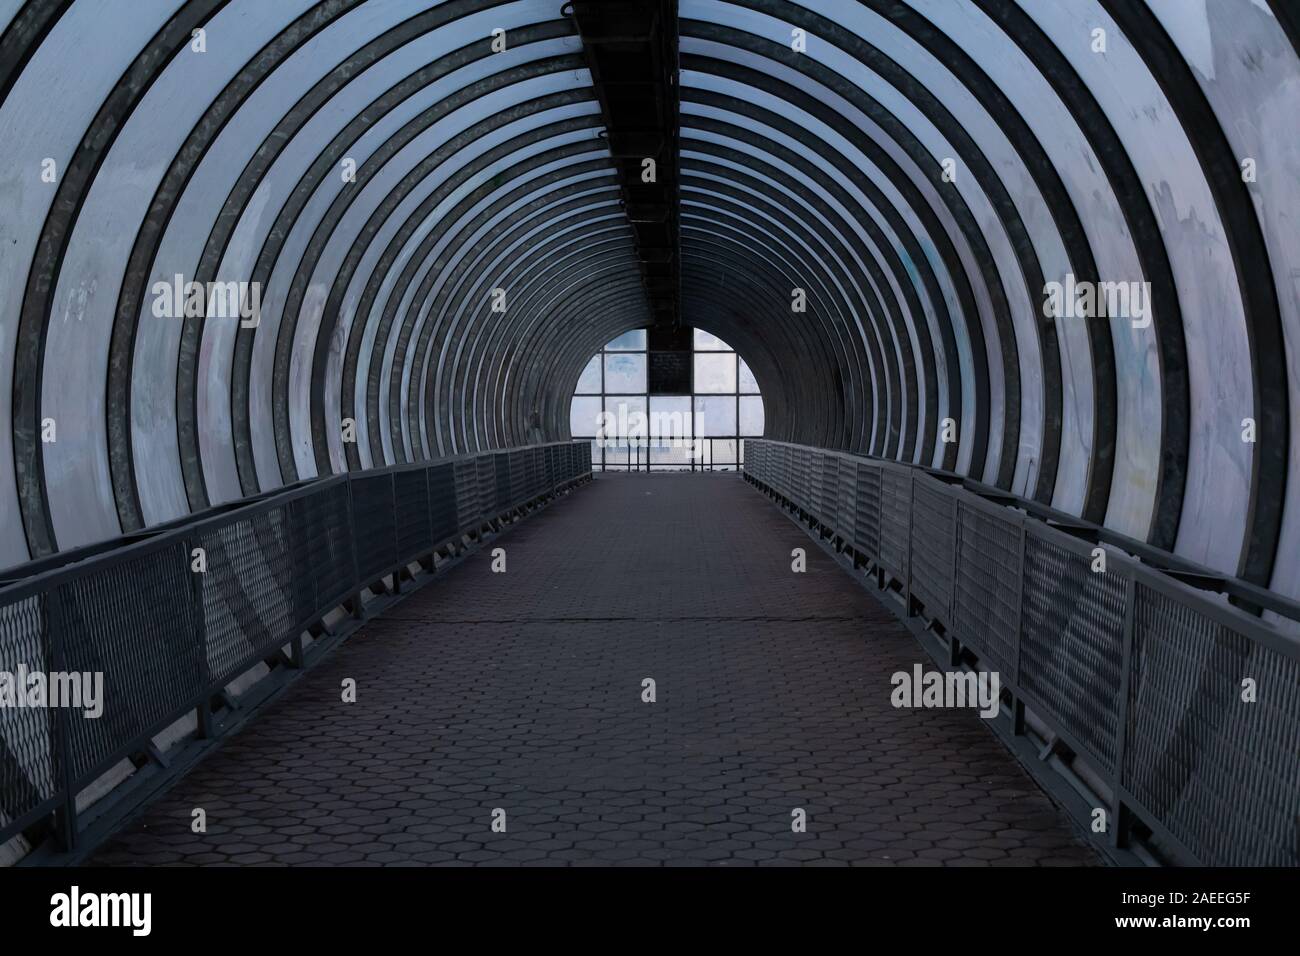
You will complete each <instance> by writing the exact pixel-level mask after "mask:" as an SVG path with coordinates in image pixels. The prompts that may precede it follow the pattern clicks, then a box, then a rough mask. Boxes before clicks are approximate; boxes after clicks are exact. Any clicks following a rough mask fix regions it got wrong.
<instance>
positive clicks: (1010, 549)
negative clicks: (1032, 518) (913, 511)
mask: <svg viewBox="0 0 1300 956" xmlns="http://www.w3.org/2000/svg"><path fill="white" fill-rule="evenodd" d="M952 608H953V611H952V625H953V630H954V631H955V632H956V634H957V636H958V637H959V638H960V639H961V641H962V642H963V643H966V644H970V645H971V646H972V647H973V648H975V650H977V651H978V652H979V655H980V657H981V658H984V659H985V660H986V661H987V662H988V663H989V664H990V665H992V666H993V667H995V668H996V669H997V670H1000V671H1002V672H1003V673H1005V674H1007V675H1009V676H1010V677H1011V679H1012V680H1015V679H1016V635H1017V633H1018V630H1019V627H1020V527H1019V525H1018V524H1017V523H1016V522H1013V521H1010V520H1007V519H1005V518H1003V517H1001V516H995V515H993V514H990V513H988V512H985V511H984V510H982V509H980V508H974V507H968V506H966V505H963V504H958V507H957V575H956V580H955V581H954V585H953V601H952Z"/></svg>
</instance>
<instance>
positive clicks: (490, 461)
mask: <svg viewBox="0 0 1300 956" xmlns="http://www.w3.org/2000/svg"><path fill="white" fill-rule="evenodd" d="M475 461H476V462H477V464H478V504H479V516H480V520H481V521H486V520H487V519H488V518H491V517H492V516H493V515H496V514H499V513H501V512H502V511H504V510H505V499H504V498H503V496H502V490H503V487H504V488H508V487H509V482H510V477H509V474H510V473H509V469H510V464H509V462H508V461H506V456H505V455H504V454H501V455H480V456H479V457H478V458H476V459H475ZM503 467H504V468H505V470H506V477H505V480H504V482H503V480H502V477H501V472H502V468H503Z"/></svg>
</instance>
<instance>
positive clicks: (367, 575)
mask: <svg viewBox="0 0 1300 956" xmlns="http://www.w3.org/2000/svg"><path fill="white" fill-rule="evenodd" d="M352 515H353V522H354V523H355V526H356V542H357V570H358V571H359V572H360V574H361V580H362V581H363V582H368V581H373V580H374V579H375V578H377V577H379V576H380V575H383V574H387V573H388V572H389V571H391V570H392V569H393V567H394V566H395V565H396V564H397V561H398V559H397V517H396V515H395V514H394V512H393V476H392V475H375V476H374V477H364V478H353V479H352Z"/></svg>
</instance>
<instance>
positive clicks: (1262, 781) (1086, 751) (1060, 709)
mask: <svg viewBox="0 0 1300 956" xmlns="http://www.w3.org/2000/svg"><path fill="white" fill-rule="evenodd" d="M846 457H847V456H846ZM750 460H751V462H752V466H751V468H750V469H749V470H750V471H751V472H753V474H754V475H755V476H756V477H758V478H759V480H761V481H764V482H765V483H766V484H768V485H769V486H770V487H772V488H773V489H774V490H776V491H777V492H778V493H780V494H782V495H785V496H786V497H787V498H788V499H790V501H791V502H792V503H793V504H795V505H797V506H799V507H802V508H803V509H804V510H805V511H813V512H814V513H817V509H816V508H814V506H813V505H814V499H813V489H812V488H811V487H810V484H809V481H808V472H807V462H808V461H809V458H808V455H807V453H806V451H805V450H804V449H802V448H800V447H798V446H787V445H784V444H771V443H768V442H763V441H753V442H752V443H751V446H750ZM854 468H855V472H854V473H855V475H856V481H855V483H854V484H853V486H852V488H853V498H852V501H853V507H852V509H848V510H846V505H845V503H846V502H847V501H848V500H849V497H848V488H849V484H848V483H847V482H846V481H845V480H843V479H841V480H840V481H839V483H838V484H839V487H838V488H837V489H836V490H835V494H836V495H837V496H838V511H837V517H838V527H837V529H836V530H839V531H841V533H851V535H852V538H853V541H854V543H855V545H856V546H857V547H858V548H859V550H861V551H863V552H865V553H866V554H868V555H869V556H877V555H878V556H879V558H880V562H881V564H882V565H883V566H884V567H885V568H886V569H887V570H888V571H890V572H892V573H893V574H895V575H897V576H903V575H905V574H907V572H908V562H909V558H910V561H911V562H912V565H913V566H912V568H911V578H910V580H911V585H912V589H913V593H914V594H915V595H916V596H917V597H919V598H921V599H922V600H925V601H926V603H927V604H930V603H931V600H933V603H934V605H936V606H939V607H942V606H943V603H944V597H945V595H944V593H943V581H944V577H943V570H944V566H945V563H946V561H947V560H948V559H949V558H950V557H951V556H952V554H951V552H949V554H947V555H945V553H944V551H943V544H942V542H943V541H945V540H951V538H950V537H949V536H948V535H945V530H948V531H950V532H952V531H955V538H956V552H955V562H954V563H953V565H954V568H955V571H954V572H953V573H952V574H951V591H950V592H949V595H948V596H949V598H950V601H949V605H950V610H949V612H948V615H947V620H946V622H945V623H947V624H948V627H949V630H950V631H951V632H952V633H953V634H954V635H956V636H957V637H959V638H960V639H961V641H962V642H963V643H965V644H967V645H968V646H969V647H971V649H972V650H974V651H976V652H977V653H978V654H979V656H980V657H981V658H982V659H983V661H984V662H985V664H986V665H987V666H988V667H990V668H993V669H996V670H999V671H1001V672H1002V673H1003V675H1004V677H1005V679H1006V683H1007V684H1008V685H1009V686H1010V687H1012V688H1013V689H1014V690H1016V691H1018V692H1021V693H1023V694H1024V696H1025V700H1026V702H1027V703H1028V704H1029V705H1030V707H1031V708H1032V709H1033V710H1034V711H1035V713H1036V714H1037V715H1038V716H1039V718H1041V719H1042V720H1043V721H1044V722H1045V723H1046V724H1047V726H1048V727H1049V728H1050V729H1053V730H1057V731H1059V732H1061V733H1063V734H1066V735H1068V736H1069V738H1070V739H1071V741H1072V742H1073V743H1074V744H1076V745H1077V746H1078V747H1079V748H1080V749H1081V752H1082V755H1083V757H1084V758H1085V759H1086V760H1087V761H1088V762H1089V763H1090V764H1091V765H1092V766H1093V767H1094V769H1095V770H1096V771H1097V772H1099V773H1102V774H1104V775H1108V776H1111V777H1112V778H1118V782H1119V785H1120V787H1121V799H1122V800H1123V801H1124V802H1125V803H1126V804H1127V805H1128V806H1129V808H1130V809H1131V810H1133V811H1134V813H1135V814H1136V816H1137V817H1138V818H1139V819H1141V820H1145V821H1146V822H1147V823H1149V824H1151V825H1152V827H1153V828H1155V829H1156V830H1157V832H1158V834H1160V835H1164V834H1166V833H1167V834H1168V835H1169V836H1170V837H1172V838H1173V839H1174V840H1176V841H1177V842H1178V843H1180V844H1181V845H1182V847H1183V848H1184V849H1185V850H1186V851H1187V852H1188V853H1189V854H1190V855H1191V856H1192V857H1193V858H1194V859H1195V860H1197V861H1199V862H1201V863H1203V864H1208V865H1216V866H1223V865H1228V866H1232V865H1292V866H1294V865H1297V864H1300V815H1298V813H1297V810H1298V808H1300V659H1298V657H1297V655H1296V653H1295V651H1294V649H1293V646H1292V645H1291V644H1289V643H1287V642H1288V640H1289V639H1288V638H1285V637H1284V636H1282V635H1281V634H1278V633H1277V632H1274V631H1272V629H1271V628H1270V627H1269V625H1267V624H1264V623H1262V622H1260V621H1258V620H1257V619H1255V618H1251V617H1249V616H1247V615H1244V614H1243V613H1241V612H1238V611H1236V610H1235V609H1232V608H1231V607H1230V606H1229V605H1228V604H1227V602H1226V599H1224V598H1220V597H1217V596H1206V595H1205V594H1203V593H1202V592H1193V591H1191V590H1190V589H1186V588H1183V587H1182V586H1180V585H1177V584H1175V583H1174V582H1173V580H1172V579H1171V578H1169V577H1168V576H1165V575H1163V574H1162V573H1161V572H1160V571H1158V570H1156V569H1154V568H1150V567H1148V566H1146V565H1142V564H1134V563H1133V562H1132V561H1129V560H1128V559H1125V558H1120V559H1119V566H1118V568H1116V567H1115V566H1114V565H1115V562H1114V561H1112V568H1111V569H1109V570H1107V571H1105V572H1097V573H1094V572H1093V571H1092V556H1091V553H1090V551H1089V550H1088V549H1085V548H1083V547H1081V546H1079V545H1078V543H1077V542H1074V541H1072V540H1070V539H1068V538H1066V537H1064V536H1062V534H1061V533H1060V532H1058V531H1053V530H1051V529H1049V528H1047V527H1046V526H1041V525H1039V524H1037V523H1036V522H1035V521H1033V520H1031V519H1029V518H1027V517H1025V516H1024V515H1023V514H1021V513H1020V512H1018V511H1015V510H1013V509H1009V508H1003V507H999V506H997V505H993V504H989V503H985V502H983V501H981V500H980V499H979V498H978V497H977V496H975V495H972V494H971V493H970V492H968V491H966V490H964V489H962V488H960V487H956V486H951V485H946V484H940V483H936V482H932V481H930V480H929V479H928V478H926V477H925V476H924V475H923V473H921V472H908V471H901V470H899V469H897V468H891V467H887V466H885V467H882V466H879V465H875V464H872V463H869V462H867V461H864V460H861V459H859V460H857V461H856V462H855V463H854ZM913 475H916V477H917V479H918V480H917V485H916V489H915V502H914V501H913V494H912V491H911V485H910V481H911V478H912V476H913ZM787 476H788V477H787ZM824 492H825V486H823V493H824ZM830 507H832V505H830V504H825V505H824V506H823V512H824V511H825V510H826V509H829V508H830ZM913 508H915V511H913V510H912V509H913ZM909 518H910V520H911V522H912V524H911V529H912V532H913V533H912V534H911V535H908V534H907V533H906V529H907V528H908V527H909V525H908V521H909ZM850 521H851V528H850ZM945 521H947V522H949V523H948V524H946V525H945ZM877 545H878V550H877ZM909 545H910V547H909ZM1022 549H1023V550H1024V554H1023V555H1022ZM909 552H910V554H909ZM1171 589H1177V590H1171ZM1022 591H1023V601H1022ZM1183 591H1186V593H1185V594H1184V593H1182V592H1183ZM1220 601H1222V602H1223V603H1222V604H1220V603H1219V602H1220ZM1130 602H1132V603H1131V605H1130ZM1022 615H1023V621H1022V620H1021V617H1022ZM1126 629H1127V631H1128V633H1126ZM1126 641H1131V646H1130V647H1129V649H1128V657H1129V660H1130V666H1129V668H1128V672H1127V673H1125V668H1124V661H1125V646H1126ZM1247 679H1249V680H1250V681H1252V682H1253V684H1252V685H1250V686H1253V687H1254V688H1255V691H1254V692H1255V694H1256V695H1257V696H1256V699H1255V700H1254V701H1253V702H1247V701H1246V700H1243V697H1242V694H1243V690H1244V687H1243V681H1245V680H1247ZM1126 680H1127V682H1128V686H1129V693H1128V694H1127V696H1123V688H1124V686H1125V681H1126ZM1117 765H1120V766H1117Z"/></svg>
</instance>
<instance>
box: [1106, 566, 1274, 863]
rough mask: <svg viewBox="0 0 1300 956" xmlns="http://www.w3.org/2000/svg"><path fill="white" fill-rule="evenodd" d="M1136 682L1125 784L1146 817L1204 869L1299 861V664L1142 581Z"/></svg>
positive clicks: (1135, 638)
mask: <svg viewBox="0 0 1300 956" xmlns="http://www.w3.org/2000/svg"><path fill="white" fill-rule="evenodd" d="M1246 679H1251V680H1253V681H1255V687H1256V693H1257V700H1256V702H1254V703H1248V702H1246V701H1244V700H1243V681H1245V680H1246ZM1129 681H1130V684H1129V695H1128V722H1127V727H1126V728H1125V746H1124V774H1123V778H1122V779H1123V784H1124V786H1125V788H1126V789H1127V790H1128V791H1129V793H1131V794H1132V795H1133V796H1134V797H1135V798H1136V799H1137V801H1138V802H1139V803H1140V804H1141V805H1142V806H1143V808H1144V809H1145V810H1146V811H1147V812H1148V813H1150V814H1152V815H1153V816H1154V817H1155V818H1156V819H1158V820H1160V821H1161V823H1162V824H1163V825H1164V826H1165V827H1166V828H1167V829H1168V830H1169V832H1170V833H1172V834H1173V836H1174V837H1175V838H1177V839H1178V840H1179V841H1180V842H1181V843H1182V844H1183V845H1184V846H1185V847H1187V848H1188V849H1189V850H1190V851H1191V852H1192V854H1193V855H1194V856H1195V857H1196V858H1197V860H1199V861H1200V862H1201V863H1204V864H1208V865H1212V866H1295V865H1297V864H1298V863H1300V832H1298V829H1297V827H1298V823H1300V821H1298V819H1297V812H1298V811H1297V808H1300V661H1297V660H1295V659H1294V658H1290V657H1285V656H1283V655H1282V654H1280V653H1277V652H1275V651H1272V650H1269V649H1268V648H1266V647H1265V646H1263V645H1262V644H1259V643H1257V642H1255V641H1252V640H1250V639H1249V638H1247V637H1246V636H1244V635H1243V634H1239V633H1237V632H1236V631H1234V630H1232V629H1231V628H1229V627H1228V626H1226V625H1224V624H1220V623H1217V622H1215V621H1213V620H1211V619H1210V617H1208V616H1207V615H1206V614H1205V613H1203V612H1201V611H1198V610H1197V609H1195V608H1192V607H1189V606H1187V605H1184V604H1181V603H1179V602H1178V601H1176V600H1174V599H1172V598H1171V597H1169V596H1167V595H1165V594H1163V593H1161V592H1159V591H1156V590H1154V589H1152V588H1150V587H1147V586H1146V585H1144V584H1141V583H1139V584H1138V586H1137V588H1136V595H1135V601H1134V633H1133V651H1132V663H1131V667H1130V676H1129Z"/></svg>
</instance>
